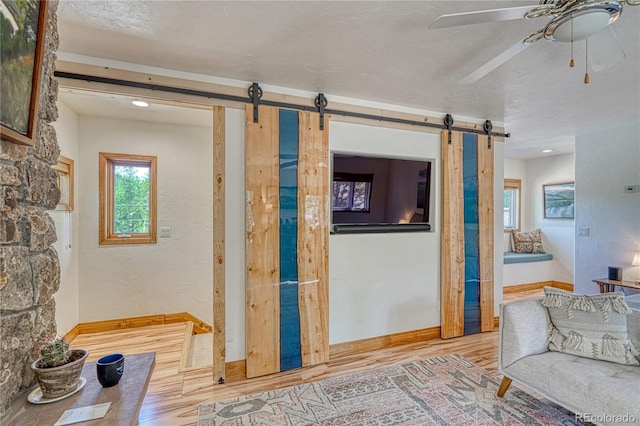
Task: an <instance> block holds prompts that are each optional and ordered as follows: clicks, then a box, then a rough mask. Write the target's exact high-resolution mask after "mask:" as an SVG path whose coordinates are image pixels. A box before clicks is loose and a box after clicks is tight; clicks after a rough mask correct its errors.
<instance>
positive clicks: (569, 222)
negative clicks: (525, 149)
mask: <svg viewBox="0 0 640 426" xmlns="http://www.w3.org/2000/svg"><path fill="white" fill-rule="evenodd" d="M574 180H575V157H574V154H573V153H571V154H565V155H557V156H553V157H545V158H537V159H533V160H528V161H527V185H526V188H527V191H526V192H527V194H528V196H527V210H526V215H527V221H526V223H528V224H529V228H528V229H525V231H526V230H531V229H536V228H540V229H541V230H542V243H543V246H544V249H545V251H546V252H547V253H551V254H553V275H552V279H553V280H554V281H560V282H563V283H569V284H572V283H573V282H574V277H573V264H574V245H575V230H574V229H575V227H574V222H575V221H574V219H545V218H544V197H543V193H542V185H543V184H548V183H559V182H573V181H574Z"/></svg>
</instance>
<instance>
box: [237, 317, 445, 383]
mask: <svg viewBox="0 0 640 426" xmlns="http://www.w3.org/2000/svg"><path fill="white" fill-rule="evenodd" d="M439 338H440V327H431V328H423V329H420V330H413V331H406V332H402V333H395V334H388V335H386V336H379V337H372V338H369V339H362V340H354V341H352V342H345V343H336V344H334V345H329V358H330V359H331V358H338V357H341V356H346V355H356V354H359V353H363V352H368V351H373V350H376V349H384V348H391V347H393V346H399V345H404V344H407V343H415V342H424V341H425V340H433V339H439ZM225 378H226V381H230V380H231V381H233V380H240V379H245V378H246V361H245V360H244V359H242V360H239V361H231V362H227V363H226V364H225Z"/></svg>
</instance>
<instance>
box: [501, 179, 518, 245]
mask: <svg viewBox="0 0 640 426" xmlns="http://www.w3.org/2000/svg"><path fill="white" fill-rule="evenodd" d="M507 189H512V190H513V189H515V190H517V191H518V218H517V220H518V226H517V227H515V228H508V227H505V228H504V232H511V230H512V229H515V230H516V231H520V228H521V227H522V180H521V179H509V178H505V179H504V190H507Z"/></svg>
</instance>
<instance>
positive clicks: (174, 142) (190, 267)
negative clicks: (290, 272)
mask: <svg viewBox="0 0 640 426" xmlns="http://www.w3.org/2000/svg"><path fill="white" fill-rule="evenodd" d="M204 124H205V125H206V124H207V123H204ZM208 125H209V127H187V126H176V125H167V124H158V123H147V122H142V121H129V120H118V119H109V118H99V117H89V116H80V117H79V120H78V129H79V132H78V136H79V145H80V155H79V158H80V160H79V162H78V163H79V167H78V168H77V173H78V175H79V178H80V184H79V186H78V187H77V190H78V191H79V193H80V194H81V195H80V197H79V201H80V202H79V204H80V211H81V212H82V215H81V217H80V257H79V263H80V280H81V288H80V300H79V304H80V321H81V322H87V321H99V320H106V319H113V318H123V317H135V316H141V315H151V314H164V313H176V312H185V311H186V312H189V313H191V314H192V315H195V316H196V317H198V318H200V319H202V320H204V321H206V322H208V323H211V321H212V318H213V315H212V292H213V290H212V289H213V285H212V266H211V265H212V255H213V249H212V245H213V243H212V241H213V239H212V232H213V231H212V225H213V223H212V222H213V221H212V215H213V210H212V179H213V177H212V176H213V174H212V156H213V152H212V138H213V136H212V122H210V123H208ZM99 152H111V153H123V154H140V155H154V156H157V158H158V159H157V161H158V162H157V167H158V187H157V189H158V201H157V202H158V212H157V217H158V227H171V228H172V231H171V233H172V236H171V238H160V237H159V238H158V242H157V244H129V245H111V246H100V245H98V168H97V165H98V153H99Z"/></svg>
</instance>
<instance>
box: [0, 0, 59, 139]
mask: <svg viewBox="0 0 640 426" xmlns="http://www.w3.org/2000/svg"><path fill="white" fill-rule="evenodd" d="M47 3H48V2H47V1H45V0H40V1H38V0H18V1H10V0H0V15H1V16H0V20H2V25H1V26H0V27H1V29H0V31H1V37H2V38H1V39H0V58H1V60H2V72H1V75H2V78H1V79H0V97H1V98H2V103H1V104H0V122H1V124H2V139H3V140H8V141H11V142H15V143H20V144H26V145H33V140H34V139H35V137H36V130H37V125H38V105H39V103H40V86H41V79H42V64H43V56H44V39H45V32H46V28H47V9H48V4H47Z"/></svg>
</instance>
